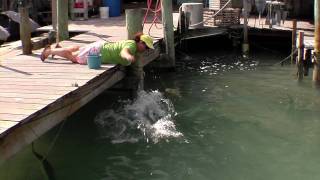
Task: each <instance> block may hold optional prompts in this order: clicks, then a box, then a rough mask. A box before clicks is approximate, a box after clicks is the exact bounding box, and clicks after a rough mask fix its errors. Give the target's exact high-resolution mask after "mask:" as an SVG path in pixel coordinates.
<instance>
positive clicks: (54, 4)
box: [51, 0, 58, 31]
mask: <svg viewBox="0 0 320 180" xmlns="http://www.w3.org/2000/svg"><path fill="white" fill-rule="evenodd" d="M51 11H52V13H51V16H52V17H51V18H52V29H53V30H54V31H57V17H58V16H57V0H51Z"/></svg>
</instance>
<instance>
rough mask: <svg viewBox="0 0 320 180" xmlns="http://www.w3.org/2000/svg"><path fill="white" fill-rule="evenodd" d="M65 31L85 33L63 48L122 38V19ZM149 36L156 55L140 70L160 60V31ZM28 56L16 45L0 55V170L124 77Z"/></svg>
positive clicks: (107, 69) (117, 71) (106, 69)
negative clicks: (27, 147)
mask: <svg viewBox="0 0 320 180" xmlns="http://www.w3.org/2000/svg"><path fill="white" fill-rule="evenodd" d="M69 27H70V29H71V31H72V29H73V30H76V31H82V32H85V33H83V34H80V35H77V36H75V37H73V38H72V39H70V40H66V41H63V42H60V45H62V46H63V47H65V46H70V45H77V46H83V45H86V44H89V43H91V42H94V41H98V40H99V41H100V40H107V41H118V40H124V38H125V36H126V28H125V22H124V18H123V17H117V18H110V19H108V20H101V19H93V20H88V21H76V22H70V26H69ZM149 27H150V24H146V26H145V33H146V32H147V31H148V29H149ZM45 28H47V29H52V28H51V27H45ZM154 30H155V31H152V34H151V35H154V36H157V37H158V38H157V39H156V41H155V47H156V49H155V50H154V51H147V52H146V53H144V54H143V58H142V59H143V63H142V64H143V65H146V64H148V63H149V62H150V61H152V60H154V59H155V58H157V57H158V56H159V54H160V45H159V43H157V42H158V39H161V38H162V36H163V35H162V29H160V30H159V29H154ZM13 44H14V43H13ZM52 47H54V45H53V46H52ZM33 53H34V54H32V55H30V56H25V55H21V52H20V50H19V43H16V46H14V45H12V46H10V48H8V49H6V50H4V51H1V54H0V58H1V60H0V164H1V163H3V162H4V161H5V160H6V159H8V158H10V157H11V156H13V155H14V154H15V153H16V152H18V151H19V150H20V149H21V148H23V147H24V146H26V145H27V144H30V143H31V142H32V141H33V140H35V139H37V138H38V137H39V136H41V135H42V134H43V133H45V132H46V131H48V130H49V129H51V128H52V127H54V126H55V125H57V124H58V123H60V122H61V121H63V120H64V119H65V118H66V117H68V116H69V115H71V114H72V113H74V112H75V111H77V110H78V109H79V108H81V107H82V106H83V105H85V104H86V103H88V102H89V101H90V100H92V99H93V98H94V97H96V96H97V95H99V94H100V93H101V92H103V91H104V90H105V89H107V88H109V87H111V86H112V85H113V84H115V83H116V82H118V81H120V80H121V79H123V78H124V76H125V72H124V71H123V68H122V67H120V66H116V65H103V66H102V68H101V69H99V70H92V69H88V67H87V66H86V65H79V64H73V63H71V62H70V61H65V60H62V59H59V58H56V59H51V58H50V57H49V58H48V60H46V61H45V62H41V61H40V59H39V57H40V53H41V50H38V51H34V52H33Z"/></svg>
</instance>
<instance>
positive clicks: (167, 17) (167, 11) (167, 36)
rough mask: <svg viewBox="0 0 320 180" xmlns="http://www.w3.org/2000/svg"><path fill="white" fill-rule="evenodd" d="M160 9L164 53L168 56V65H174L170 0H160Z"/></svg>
mask: <svg viewBox="0 0 320 180" xmlns="http://www.w3.org/2000/svg"><path fill="white" fill-rule="evenodd" d="M161 10H162V24H163V34H164V44H165V50H166V55H167V56H168V60H169V66H171V67H175V46H174V32H173V16H172V0H162V1H161Z"/></svg>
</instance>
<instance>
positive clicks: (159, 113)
mask: <svg viewBox="0 0 320 180" xmlns="http://www.w3.org/2000/svg"><path fill="white" fill-rule="evenodd" d="M123 103H124V105H123V106H122V107H121V108H119V109H117V110H105V111H103V112H101V113H100V114H98V115H97V117H96V118H95V122H96V124H97V125H98V127H99V129H100V131H101V133H102V137H103V138H110V139H111V142H112V143H124V142H131V143H135V142H138V141H139V140H141V139H144V140H146V141H147V142H149V141H150V140H151V141H152V142H153V143H158V142H159V141H160V140H169V139H170V138H179V137H183V134H182V133H180V132H178V131H177V130H176V126H175V124H174V120H173V118H174V117H175V116H176V115H177V113H176V111H175V109H174V107H173V104H172V103H171V101H170V100H169V99H165V98H164V97H163V95H162V94H161V93H160V92H159V91H151V92H145V91H140V92H139V93H138V96H137V98H136V99H135V100H133V101H129V100H128V101H124V102H123Z"/></svg>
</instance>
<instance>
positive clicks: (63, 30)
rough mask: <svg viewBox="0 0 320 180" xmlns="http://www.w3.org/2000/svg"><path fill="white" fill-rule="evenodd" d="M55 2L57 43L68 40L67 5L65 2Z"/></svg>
mask: <svg viewBox="0 0 320 180" xmlns="http://www.w3.org/2000/svg"><path fill="white" fill-rule="evenodd" d="M56 1H57V43H58V42H60V41H63V40H66V39H69V31H68V20H69V16H68V3H67V4H66V3H65V0H56Z"/></svg>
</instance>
